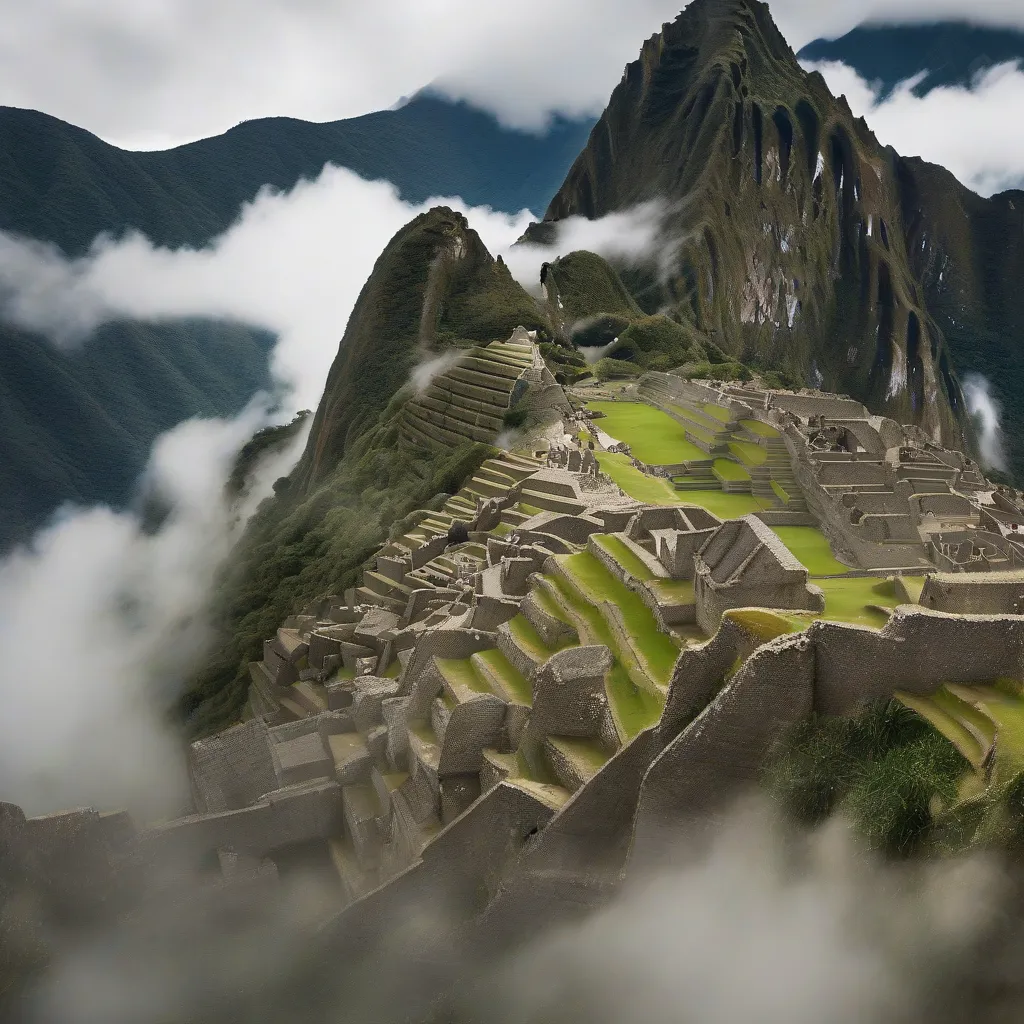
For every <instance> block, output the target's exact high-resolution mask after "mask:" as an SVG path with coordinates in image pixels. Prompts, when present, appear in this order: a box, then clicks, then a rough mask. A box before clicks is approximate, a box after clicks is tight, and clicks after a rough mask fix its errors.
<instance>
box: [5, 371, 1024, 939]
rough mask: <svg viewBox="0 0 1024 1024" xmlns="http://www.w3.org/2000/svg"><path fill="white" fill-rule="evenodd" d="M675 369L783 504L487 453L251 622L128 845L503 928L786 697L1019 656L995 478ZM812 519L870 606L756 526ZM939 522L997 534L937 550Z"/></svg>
mask: <svg viewBox="0 0 1024 1024" xmlns="http://www.w3.org/2000/svg"><path fill="white" fill-rule="evenodd" d="M683 383H684V382H680V385H682V384H683ZM648 387H650V382H647V383H645V384H644V385H642V388H648ZM669 387H673V388H674V387H676V385H675V384H673V383H672V382H671V381H668V382H667V383H666V381H665V380H663V379H661V377H660V375H659V379H658V381H657V382H656V386H655V390H656V391H657V395H658V398H657V401H658V402H659V403H660V404H667V402H666V395H667V390H666V389H667V388H669ZM686 388H693V389H699V394H698V397H699V398H700V399H701V401H702V402H703V401H709V400H710V397H714V398H715V399H716V400H717V401H720V402H722V403H725V405H726V406H727V408H728V409H729V412H730V416H729V420H728V423H727V422H726V420H725V419H724V418H722V419H719V420H718V422H719V423H721V424H724V427H723V429H725V428H728V427H729V424H730V423H735V424H736V425H737V426H739V427H740V428H741V429H743V430H744V431H745V432H746V435H745V436H747V437H748V438H754V437H758V438H760V440H761V441H770V442H772V443H773V444H774V443H775V442H776V441H777V442H778V444H780V445H782V446H783V447H785V449H786V450H787V452H789V458H790V462H789V472H790V473H792V475H793V479H794V480H796V481H798V483H793V482H792V481H787V482H788V483H789V486H791V487H793V490H794V492H795V491H796V490H797V488H799V489H800V493H802V494H804V495H806V506H805V507H804V508H798V509H793V508H788V509H787V508H785V507H782V508H778V509H768V510H766V511H764V512H762V513H759V514H756V515H750V516H746V517H744V518H742V519H734V520H728V521H725V522H723V521H721V520H720V519H719V518H717V517H716V516H714V515H712V514H711V513H710V512H708V511H707V510H706V509H704V508H701V507H697V506H688V505H685V504H683V503H684V502H685V489H683V490H681V491H680V501H681V504H680V505H679V506H677V507H673V506H663V505H662V506H655V505H647V504H644V503H642V502H639V501H635V500H633V499H630V498H628V497H625V496H624V495H623V494H622V492H621V491H620V490H619V488H618V487H617V486H615V485H613V484H612V483H611V482H610V481H609V480H608V479H607V478H606V477H604V476H603V475H602V474H601V473H600V471H599V467H596V465H595V462H594V457H593V454H592V453H591V452H590V451H589V449H587V450H581V449H574V448H573V447H571V446H569V445H567V444H566V445H559V444H557V443H556V444H555V445H553V446H552V447H551V448H550V449H549V450H545V451H542V452H537V453H535V454H532V455H531V454H526V453H512V452H503V453H501V454H500V456H498V457H496V458H494V459H491V460H489V461H488V462H486V463H484V465H483V466H481V468H480V470H478V471H477V473H476V474H474V476H473V477H472V479H471V480H469V481H468V482H467V483H466V485H465V486H464V488H463V489H462V490H461V491H460V493H459V494H457V495H455V496H453V497H452V498H451V499H449V501H448V502H447V503H446V505H445V506H444V508H443V509H442V510H441V511H437V512H423V513H421V514H419V515H418V516H417V517H414V519H415V525H414V526H413V527H412V528H411V529H409V530H408V532H406V533H405V534H404V535H402V536H400V537H397V538H396V539H395V540H393V541H391V542H389V543H388V544H386V545H385V546H384V547H382V548H381V550H380V551H379V552H378V554H377V556H376V558H375V559H374V561H373V565H372V567H370V568H368V569H366V571H365V572H364V574H363V579H362V581H361V584H360V585H359V586H357V587H354V588H352V589H350V590H349V591H348V592H347V593H345V594H344V595H335V596H328V597H325V598H324V599H323V600H321V601H318V602H316V603H315V604H313V605H311V606H309V607H307V608H304V609H302V611H301V613H299V614H295V615H293V616H291V617H290V618H289V619H287V620H286V621H285V622H283V623H282V625H281V628H280V629H279V630H278V631H277V634H276V635H275V636H274V637H272V638H268V640H267V642H266V643H265V645H264V650H263V658H262V660H261V661H259V662H255V663H253V664H252V665H251V666H250V673H251V687H250V698H249V707H248V709H247V715H246V719H245V720H244V721H243V722H241V723H239V724H238V725H236V726H234V727H233V728H231V729H229V730H227V731H225V732H223V733H220V734H219V735H216V736H212V737H209V738H207V739H204V740H201V741H199V742H197V743H195V744H193V746H192V748H191V751H190V765H189V766H190V772H191V778H192V785H193V802H194V812H193V813H192V814H190V815H187V816H186V817H183V818H180V819H177V820H174V821H170V822H167V823H164V824H162V825H159V826H157V827H151V828H149V829H146V830H145V831H144V832H143V833H142V834H141V835H140V837H139V838H138V839H137V840H136V841H135V844H134V845H135V847H136V848H138V849H141V850H144V851H145V852H146V854H147V855H148V856H161V855H164V854H171V855H174V857H175V858H176V860H175V862H176V863H180V862H181V860H182V857H184V858H185V859H186V860H187V859H188V858H193V859H194V860H196V861H197V862H199V861H201V862H203V863H205V864H209V863H210V861H211V858H212V857H214V855H215V861H216V863H219V864H220V865H221V869H222V872H223V874H224V877H225V878H247V877H253V876H259V877H260V878H262V879H264V880H266V879H270V880H272V879H273V878H274V877H276V876H275V871H276V869H275V867H274V865H275V863H276V862H277V861H278V860H279V859H280V858H282V857H286V858H287V859H288V862H289V863H295V862H296V860H298V861H300V862H301V860H302V858H303V857H306V856H309V857H311V858H313V857H317V858H319V859H320V860H321V861H326V862H327V863H329V864H330V865H332V866H333V871H334V872H335V874H336V877H337V891H338V906H337V912H338V914H339V915H341V916H340V918H339V921H341V922H344V926H345V927H344V929H343V933H344V935H345V936H348V938H347V939H346V941H355V939H353V938H352V936H356V937H366V936H368V935H374V934H379V933H380V932H381V931H382V930H383V929H385V928H386V927H388V925H386V924H385V922H389V921H390V922H393V921H394V920H395V916H394V915H395V914H399V913H400V910H399V908H400V907H402V906H403V905H405V904H406V903H407V901H409V900H417V899H427V898H428V897H429V898H430V899H435V900H436V899H439V898H441V896H443V899H444V903H445V908H446V914H447V915H449V917H446V921H447V924H446V925H445V927H449V926H450V927H451V928H453V929H455V930H456V931H457V932H458V933H459V935H460V936H461V938H462V940H463V941H465V942H469V943H470V944H472V943H473V942H474V941H475V939H474V937H480V938H481V941H483V938H484V937H486V938H487V941H491V940H493V939H494V937H495V936H498V935H500V936H503V940H504V939H507V940H508V941H513V940H514V939H515V937H516V936H517V935H523V934H527V933H529V932H530V931H531V930H532V929H533V928H535V927H536V926H537V924H538V922H544V921H554V920H557V919H559V918H560V917H561V916H563V915H567V914H568V915H571V914H575V913H578V912H579V911H580V909H581V908H586V907H589V906H593V905H596V904H597V903H600V902H601V901H602V900H603V899H605V898H606V897H607V895H608V893H609V892H610V891H612V890H614V888H615V886H617V885H618V884H619V883H620V881H621V880H622V879H623V877H626V876H627V875H628V874H629V873H630V872H632V871H637V870H642V869H644V868H646V867H648V866H650V865H652V864H656V863H658V862H659V859H660V858H661V857H662V856H663V855H664V850H665V848H666V847H665V843H666V838H667V837H669V836H670V835H671V834H673V833H674V832H675V830H677V829H680V828H682V827H685V825H686V823H688V822H692V821H694V820H696V819H699V818H702V817H705V816H708V815H714V814H715V813H716V812H717V811H719V810H720V809H721V808H722V807H724V806H725V805H726V804H727V802H728V801H729V800H730V799H731V798H732V797H734V796H735V795H737V794H738V793H740V792H741V791H742V790H743V788H744V787H747V786H750V785H752V784H754V782H755V781H756V779H757V777H758V771H759V768H760V765H761V763H762V760H763V758H764V756H765V754H766V752H767V750H768V749H769V748H770V746H771V744H772V743H773V742H774V741H775V740H776V739H777V738H778V736H779V735H780V732H781V730H783V729H784V728H785V727H786V726H787V725H790V724H792V723H795V722H798V721H800V720H801V719H802V718H804V717H806V716H807V715H809V714H810V713H811V712H812V711H816V712H819V713H821V714H825V715H847V714H851V713H854V712H856V710H857V708H858V707H859V706H860V705H861V704H862V703H863V702H864V701H867V700H872V699H876V698H881V697H889V696H891V695H893V694H894V693H897V692H898V693H901V694H904V695H906V697H905V699H906V700H908V701H912V700H918V699H920V700H927V699H928V698H929V697H930V695H932V694H934V693H936V692H937V691H939V690H940V688H942V687H943V686H945V685H947V684H950V683H953V684H956V685H958V686H960V687H961V688H964V690H965V692H970V691H971V688H972V687H976V688H979V692H982V691H983V690H984V689H985V687H986V686H988V685H989V684H990V683H991V681H992V680H994V679H999V678H1011V679H1016V678H1020V677H1021V675H1022V665H1024V660H1022V659H1024V616H1022V615H1021V612H1022V610H1024V572H1021V571H1019V570H1016V569H1013V567H1014V566H1015V565H1016V561H1015V556H1014V554H1013V553H1014V552H1016V550H1017V548H1016V541H1014V540H1013V537H1012V534H1013V533H1014V524H1015V523H1016V522H1017V515H1018V512H1017V510H1018V508H1019V506H1018V498H1017V496H1016V495H1015V494H1014V493H1012V492H1010V491H1008V490H1006V489H995V488H993V487H991V486H990V485H988V484H987V483H986V482H985V481H984V479H983V478H982V477H981V475H980V473H978V471H977V468H976V467H975V466H974V465H973V463H970V462H969V461H968V460H966V459H964V458H963V457H961V456H956V455H955V454H954V453H949V452H946V451H944V450H943V449H940V448H938V447H936V446H934V445H932V444H931V442H929V441H927V440H926V439H922V438H920V437H917V436H914V435H913V432H907V431H904V430H903V428H901V427H898V426H897V425H896V424H893V423H891V422H890V421H884V420H878V419H877V418H872V417H869V416H867V414H866V413H864V412H863V410H862V409H860V407H859V406H856V407H855V403H850V402H849V401H848V400H844V399H839V398H831V397H829V396H818V395H814V394H793V395H789V394H781V393H767V392H757V391H756V390H755V389H751V388H740V387H737V386H735V385H723V386H722V387H721V388H717V387H716V386H713V385H711V384H704V385H695V384H686ZM689 394H690V395H691V397H692V396H693V395H694V394H695V392H692V391H691V392H689ZM709 396H710V397H709ZM685 397H686V396H685V395H684V394H683V393H682V390H680V392H679V394H677V395H676V398H677V399H678V400H680V401H682V400H685ZM680 408H683V406H680ZM680 415H682V414H680ZM744 424H746V425H744ZM758 424H763V425H764V427H765V429H764V430H763V431H761V432H759V431H758V429H756V427H757V425H758ZM775 431H778V433H777V434H776V433H775ZM694 436H697V435H696V434H695V435H694ZM730 436H735V434H734V432H733V433H732V434H730ZM709 443H710V442H709ZM751 443H753V442H751ZM774 450H775V451H778V448H777V447H776V448H775V449H774ZM574 453H575V455H577V456H578V458H574V457H573V456H574ZM588 456H589V457H588ZM765 465H766V466H769V469H768V472H769V473H770V474H771V475H772V479H773V480H774V482H775V483H778V480H777V479H776V478H775V474H776V473H778V475H779V476H784V475H785V471H784V470H782V469H777V468H776V466H777V465H778V464H777V463H768V461H767V460H766V461H765ZM773 493H774V492H773ZM815 514H819V515H820V516H821V518H820V525H821V528H822V529H823V530H825V532H826V533H827V534H828V536H829V537H831V538H832V539H833V542H834V544H835V546H836V547H837V548H838V551H839V552H840V553H841V554H843V555H844V556H845V557H846V558H847V559H848V560H849V561H850V563H851V566H852V567H853V568H854V572H853V576H856V575H857V572H858V571H859V572H861V573H862V574H863V573H868V572H870V571H875V572H877V567H878V566H879V565H883V566H884V565H890V564H891V565H895V566H898V567H899V568H900V569H901V570H903V572H902V574H901V575H900V576H899V578H898V579H896V581H895V582H894V583H892V585H893V586H894V587H895V588H896V592H897V593H898V594H899V595H901V598H900V599H901V600H902V601H903V603H902V605H901V606H900V607H898V608H895V609H894V610H893V609H892V608H891V607H890V608H889V609H888V610H887V611H886V612H885V614H886V615H887V616H888V621H887V624H885V625H884V626H882V627H881V628H879V627H875V626H869V625H863V624H860V623H859V622H848V621H830V619H829V611H828V606H827V604H826V599H825V594H824V592H823V589H822V587H821V586H819V583H821V582H822V581H821V580H820V579H819V581H818V582H815V581H814V580H812V579H811V578H810V576H809V573H808V569H807V568H806V567H805V566H804V565H802V564H801V563H800V561H799V560H798V559H797V558H796V557H795V556H794V555H793V554H792V553H791V551H790V550H789V548H787V547H786V545H785V544H783V543H782V541H781V540H780V537H779V535H778V534H777V533H775V532H774V531H773V530H772V529H771V526H770V524H771V522H772V518H773V516H781V517H782V518H781V521H780V522H779V525H793V524H795V525H800V524H803V523H806V522H807V521H808V518H810V521H811V522H815V521H816V520H815V519H814V515H815ZM870 517H875V518H874V519H871V518H870ZM933 518H934V520H935V522H936V523H937V524H941V526H942V530H934V531H933V530H930V529H929V527H931V525H932V519H933ZM865 519H868V520H869V525H867V526H865V525H864V520H865ZM904 520H906V522H905V523H904ZM870 522H875V523H879V522H881V523H887V524H889V525H887V526H885V527H884V529H883V528H882V527H881V526H870ZM954 523H955V524H956V525H958V527H959V529H960V531H961V532H969V533H970V536H971V538H972V540H973V541H974V543H975V546H976V548H978V549H979V550H981V549H984V550H985V551H986V552H989V550H990V549H989V548H988V547H985V545H991V552H995V551H998V552H1002V553H1003V554H1006V555H1007V557H1006V558H1005V559H1003V561H1002V562H1000V560H999V559H998V558H997V557H996V556H995V555H994V554H992V553H991V552H990V553H988V554H986V559H987V561H986V563H985V564H986V565H987V566H988V571H977V570H976V568H975V567H972V571H959V570H961V569H962V568H963V566H962V565H961V564H959V563H957V562H955V561H952V563H951V564H952V566H953V571H949V568H950V566H949V564H946V563H950V561H951V560H950V558H949V556H947V555H946V554H944V552H945V549H944V548H943V547H942V545H943V544H944V543H945V542H944V541H941V540H939V539H938V538H942V537H946V536H948V535H949V534H948V533H946V532H942V531H944V530H948V529H950V528H951V526H952V525H953V524H954ZM907 524H914V530H915V531H916V532H915V533H914V536H913V537H911V535H910V531H909V528H907V529H906V530H905V527H906V526H907ZM904 534H905V536H904ZM453 538H457V539H453ZM990 538H997V539H996V540H994V541H993V540H990ZM1000 544H1002V545H1003V546H1000ZM930 554H932V555H934V556H935V557H934V558H933V560H932V561H929V555H930ZM943 558H945V559H946V563H943V561H942V560H941V559H943ZM993 564H1000V565H1004V566H1005V568H1006V569H1012V570H1013V571H1002V572H1000V571H993V570H992V565H993ZM940 566H941V567H942V569H943V570H946V571H939V567H940ZM857 567H859V570H858V568H857ZM883 582H884V577H883ZM890 582H891V581H890ZM882 621H883V622H884V621H885V618H884V617H883V619H882ZM979 763H980V759H979ZM83 813H85V812H83ZM86 816H87V817H89V820H90V821H92V822H93V824H94V825H95V826H96V827H97V828H99V827H100V824H102V823H103V822H109V823H110V824H109V826H106V825H104V826H103V827H104V828H109V829H113V828H114V825H115V824H118V823H120V822H122V821H123V819H121V818H118V817H113V818H109V819H106V818H102V817H100V816H96V815H92V814H91V812H90V813H89V814H87V815H86ZM15 817H16V816H15ZM12 820H14V819H12ZM16 824H17V827H18V828H20V829H21V830H22V832H24V834H25V835H28V834H29V832H31V830H32V829H35V830H36V831H39V830H40V829H43V830H44V831H45V825H44V824H40V825H34V824H32V822H29V823H27V824H26V823H19V822H16ZM25 829H28V830H29V832H25ZM101 831H102V829H101ZM115 831H116V830H115ZM33 834H34V833H33ZM40 834H42V833H40ZM439 894H441V895H440V896H439ZM328 934H330V932H329V931H328ZM339 934H341V932H339ZM339 941H340V940H339Z"/></svg>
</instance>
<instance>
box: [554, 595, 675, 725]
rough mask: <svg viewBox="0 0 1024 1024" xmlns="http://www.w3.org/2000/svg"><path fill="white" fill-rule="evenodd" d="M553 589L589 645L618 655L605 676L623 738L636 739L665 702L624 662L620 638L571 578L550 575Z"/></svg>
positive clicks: (653, 721)
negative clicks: (635, 678) (638, 681)
mask: <svg viewBox="0 0 1024 1024" xmlns="http://www.w3.org/2000/svg"><path fill="white" fill-rule="evenodd" d="M545 581H546V584H547V587H548V588H549V590H550V592H551V593H553V594H557V595H558V600H559V601H560V602H561V603H562V605H563V606H564V607H565V608H566V609H567V610H568V611H569V613H570V617H571V618H573V619H574V620H575V623H574V624H575V625H576V628H577V629H578V630H579V632H580V640H581V641H583V642H584V643H586V644H603V645H604V646H605V647H607V648H608V649H609V650H610V651H612V652H613V654H614V655H615V656H616V660H615V664H614V665H613V666H612V668H611V670H610V671H609V673H608V675H607V676H606V677H605V688H606V691H607V693H608V702H609V704H610V705H611V709H612V715H613V716H614V718H615V721H616V723H617V724H618V727H619V730H620V733H621V735H622V737H623V739H632V737H634V736H635V735H636V734H637V733H638V732H640V731H641V730H642V729H646V728H647V727H648V726H650V725H653V724H654V723H655V722H656V721H657V720H658V718H659V717H660V715H661V710H662V707H663V706H664V701H663V700H662V699H661V698H660V697H657V696H655V695H654V694H652V693H651V692H650V691H649V690H648V689H647V688H646V687H645V686H638V685H637V683H636V682H635V681H634V679H633V678H632V677H631V674H630V672H629V671H627V669H626V668H625V666H624V665H623V664H622V661H621V654H620V652H619V645H618V641H617V640H616V638H615V636H614V634H613V633H612V631H611V629H610V628H609V626H608V623H607V622H605V620H604V616H603V615H602V614H601V612H600V610H599V608H598V607H597V606H596V605H595V604H594V603H591V602H590V601H589V599H588V598H587V597H586V596H585V595H584V594H583V593H582V591H581V590H580V589H578V588H577V587H576V586H575V585H573V584H571V583H569V581H568V579H566V578H563V577H561V576H546V577H545Z"/></svg>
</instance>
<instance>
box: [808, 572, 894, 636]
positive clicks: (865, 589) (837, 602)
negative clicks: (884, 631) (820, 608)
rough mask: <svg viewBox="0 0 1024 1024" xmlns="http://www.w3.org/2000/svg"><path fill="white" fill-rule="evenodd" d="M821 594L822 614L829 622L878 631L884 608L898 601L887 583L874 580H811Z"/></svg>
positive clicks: (882, 619) (885, 618)
mask: <svg viewBox="0 0 1024 1024" xmlns="http://www.w3.org/2000/svg"><path fill="white" fill-rule="evenodd" d="M814 582H815V584H816V585H817V586H819V587H821V589H822V590H824V591H825V614H824V615H822V616H821V618H823V619H827V620H828V621H830V622H851V623H855V624H857V625H861V626H874V627H876V628H881V627H882V626H884V625H885V624H886V622H887V621H888V618H889V616H888V613H887V611H885V609H891V608H895V607H897V605H899V604H900V603H901V602H900V600H899V598H898V597H897V596H896V590H895V588H894V587H893V585H892V584H891V583H887V582H886V581H885V580H879V579H878V578H877V577H870V576H868V577H854V578H846V579H831V580H821V579H819V580H815V581H814Z"/></svg>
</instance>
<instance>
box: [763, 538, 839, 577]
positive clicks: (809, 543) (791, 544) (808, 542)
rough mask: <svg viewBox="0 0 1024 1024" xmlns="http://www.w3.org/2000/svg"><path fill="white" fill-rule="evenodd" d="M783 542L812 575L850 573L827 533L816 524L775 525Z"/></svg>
mask: <svg viewBox="0 0 1024 1024" xmlns="http://www.w3.org/2000/svg"><path fill="white" fill-rule="evenodd" d="M772 529H773V530H774V531H775V533H777V534H778V536H779V538H780V540H781V541H782V543H783V544H785V545H786V547H787V548H789V550H790V551H792V552H793V554H794V555H795V556H796V557H797V558H798V559H799V560H800V562H801V563H802V564H803V565H804V567H805V568H806V569H807V571H808V572H809V573H810V574H811V575H812V576H839V575H842V574H843V573H848V572H849V571H850V567H849V566H848V565H843V563H842V562H840V561H839V560H838V559H837V558H836V557H835V556H834V555H833V554H832V549H831V548H830V547H829V543H828V540H826V538H825V535H824V534H823V533H822V532H821V530H819V529H818V528H817V527H816V526H774V527H772Z"/></svg>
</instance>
